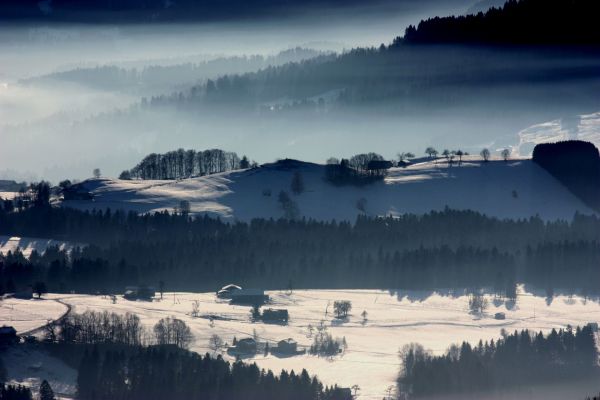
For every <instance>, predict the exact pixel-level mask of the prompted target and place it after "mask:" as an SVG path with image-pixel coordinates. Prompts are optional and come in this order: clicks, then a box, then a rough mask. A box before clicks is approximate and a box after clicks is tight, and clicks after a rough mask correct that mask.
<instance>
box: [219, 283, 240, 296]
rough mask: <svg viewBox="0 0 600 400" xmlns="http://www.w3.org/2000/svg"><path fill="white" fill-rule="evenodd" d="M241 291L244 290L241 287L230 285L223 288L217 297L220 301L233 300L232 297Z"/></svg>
mask: <svg viewBox="0 0 600 400" xmlns="http://www.w3.org/2000/svg"><path fill="white" fill-rule="evenodd" d="M240 290H242V287H241V286H238V285H234V284H232V283H230V284H229V285H225V286H223V287H222V288H221V290H219V291H217V297H218V298H220V299H231V295H232V294H233V293H235V292H237V291H240Z"/></svg>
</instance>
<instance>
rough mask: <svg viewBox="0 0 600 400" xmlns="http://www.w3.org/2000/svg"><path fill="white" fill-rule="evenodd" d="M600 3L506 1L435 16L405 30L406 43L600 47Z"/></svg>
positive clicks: (582, 1)
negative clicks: (479, 9)
mask: <svg viewBox="0 0 600 400" xmlns="http://www.w3.org/2000/svg"><path fill="white" fill-rule="evenodd" d="M598 15H600V2H598V1H590V0H509V1H507V2H506V4H504V6H503V7H501V8H492V9H490V10H488V11H487V12H485V13H482V12H480V13H478V14H476V15H466V16H451V17H443V18H440V17H435V18H431V19H428V20H426V21H421V22H420V23H419V24H418V26H417V27H414V26H409V27H408V28H407V29H406V32H405V35H404V40H405V41H406V42H408V43H479V44H511V45H514V44H516V45H600V29H599V28H598V21H597V17H598Z"/></svg>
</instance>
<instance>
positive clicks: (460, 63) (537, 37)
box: [143, 0, 600, 114]
mask: <svg viewBox="0 0 600 400" xmlns="http://www.w3.org/2000/svg"><path fill="white" fill-rule="evenodd" d="M599 12H600V5H599V4H598V3H597V2H591V1H586V0H574V1H570V0H550V1H544V0H520V1H516V0H511V1H509V2H507V3H506V4H505V6H504V7H503V8H501V9H491V10H489V11H488V12H486V13H479V14H477V15H469V16H451V17H444V18H440V17H436V18H432V19H429V20H426V21H421V22H420V23H419V24H418V25H417V27H414V26H410V27H409V28H407V29H406V31H405V34H404V36H399V37H397V38H396V39H394V40H393V42H392V43H391V44H389V45H384V44H382V45H381V46H379V47H371V48H356V49H353V50H351V51H349V52H347V53H344V54H341V55H339V56H337V57H317V58H315V59H311V60H305V61H302V62H298V63H289V64H286V65H283V66H277V67H268V68H265V69H263V70H260V71H258V72H255V73H248V74H230V75H224V76H221V77H220V78H217V79H209V80H208V81H207V82H206V83H204V84H201V85H197V86H194V87H192V88H191V89H190V90H186V91H182V92H177V93H173V94H171V95H163V96H155V97H153V98H151V99H150V100H149V101H148V102H146V101H144V102H143V105H144V106H148V104H150V105H154V106H161V105H170V106H176V107H178V108H184V109H190V110H194V111H197V112H200V111H201V110H202V109H203V108H205V107H207V106H219V105H221V104H227V105H228V106H235V107H238V108H246V109H248V110H255V109H257V108H258V109H259V110H260V111H261V112H262V113H264V114H273V112H274V111H276V112H277V113H281V112H285V111H289V110H292V109H293V110H317V111H324V110H327V111H332V110H334V109H336V108H338V107H344V106H349V105H362V106H367V105H377V106H378V107H382V106H387V107H390V106H393V107H394V109H396V110H398V109H399V110H404V111H408V110H411V109H419V106H423V105H426V106H436V105H437V106H439V105H448V106H449V105H453V104H454V103H455V102H456V101H467V100H468V99H469V98H471V99H473V98H479V97H481V98H485V99H486V100H489V98H487V96H486V95H485V94H482V89H484V88H487V89H491V88H506V86H507V85H512V84H514V85H515V86H514V87H512V89H511V91H508V92H506V93H504V92H502V90H500V91H492V92H490V96H493V97H494V98H495V100H496V106H497V107H498V106H500V105H502V99H504V97H503V96H509V97H510V99H512V101H513V102H520V101H528V100H529V102H528V106H530V107H535V105H536V103H539V100H540V99H544V100H545V101H544V105H543V107H548V105H549V104H553V103H552V101H551V98H552V96H547V95H546V96H545V95H544V93H550V92H553V93H556V90H557V88H558V87H564V88H570V87H572V86H573V85H577V84H578V80H582V79H587V80H589V82H590V84H591V85H597V84H598V79H597V78H598V77H597V71H598V67H599V65H600V60H599V59H598V56H599V55H600V48H599V47H598V45H600V33H599V32H598V30H597V28H596V23H595V20H594V16H595V15H597V14H598V13H599ZM449 45H452V46H449ZM565 60H569V62H565ZM522 83H527V85H528V89H527V90H525V89H519V88H518V85H519V84H522ZM550 84H551V85H550ZM548 85H550V86H548ZM324 93H330V94H331V93H337V94H336V95H334V96H333V99H330V98H327V97H328V96H324V95H323V94H324ZM572 93H573V94H574V95H575V97H572V98H571V101H572V104H579V105H580V107H579V110H581V108H582V107H581V106H582V105H586V104H587V107H588V108H589V107H590V103H589V100H590V98H589V97H586V96H584V95H583V94H582V93H581V91H578V90H573V91H572ZM286 96H287V97H289V98H291V99H295V100H294V101H292V102H288V103H286V104H277V105H275V109H273V106H272V104H268V102H271V101H273V99H278V98H283V97H286ZM511 96H512V97H511ZM536 99H537V100H538V101H537V102H536V101H531V100H536ZM505 100H507V99H505ZM390 101H392V103H393V105H392V104H391V103H390ZM265 103H267V104H265ZM509 104H510V102H509ZM200 105H201V107H200ZM561 105H562V107H564V102H561ZM538 107H540V108H543V107H542V106H538ZM530 110H531V109H530ZM563 111H564V108H563Z"/></svg>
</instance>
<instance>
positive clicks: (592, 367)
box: [398, 325, 598, 397]
mask: <svg viewBox="0 0 600 400" xmlns="http://www.w3.org/2000/svg"><path fill="white" fill-rule="evenodd" d="M400 354H401V358H402V362H403V368H402V371H401V374H400V377H399V379H398V384H399V387H400V388H401V389H402V390H403V391H404V392H406V393H408V394H411V395H413V396H414V397H421V396H427V395H433V394H439V393H444V394H450V393H465V392H471V393H477V392H480V391H485V390H489V389H506V388H510V387H514V386H519V385H526V386H529V385H531V384H534V383H542V382H555V381H557V380H561V379H569V378H576V379H578V378H582V377H585V376H589V375H590V374H592V373H594V372H597V370H598V350H597V348H596V342H595V336H594V332H593V330H592V327H591V326H590V325H586V326H585V327H583V328H580V327H578V328H576V329H572V328H571V327H568V328H567V329H560V330H558V331H557V330H555V329H553V330H552V331H551V332H550V333H549V334H548V335H544V334H542V333H541V332H539V333H535V332H531V331H528V330H523V331H521V332H517V331H515V332H514V333H513V334H510V335H507V334H504V336H503V338H502V339H499V340H498V341H496V342H495V341H494V340H493V339H492V340H491V341H490V342H487V341H486V342H485V343H484V342H482V341H480V342H479V344H478V345H477V346H474V347H472V346H471V345H470V344H469V343H467V342H463V344H462V345H460V346H456V345H454V346H451V347H450V349H449V350H448V351H447V352H446V354H444V355H441V356H432V355H431V354H430V353H429V352H428V351H426V350H425V349H423V347H422V346H420V345H415V344H412V345H407V346H406V347H405V348H404V349H403V350H401V352H400Z"/></svg>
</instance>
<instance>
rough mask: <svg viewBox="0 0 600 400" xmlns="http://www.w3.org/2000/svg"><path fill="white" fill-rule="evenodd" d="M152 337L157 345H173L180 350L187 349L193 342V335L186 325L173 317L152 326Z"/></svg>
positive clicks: (163, 319)
mask: <svg viewBox="0 0 600 400" xmlns="http://www.w3.org/2000/svg"><path fill="white" fill-rule="evenodd" d="M154 336H155V338H156V343H157V344H159V345H168V344H173V345H175V346H177V347H180V348H182V349H187V348H188V347H189V346H190V344H191V343H192V341H193V340H194V335H193V334H192V331H191V330H190V328H189V327H188V326H187V325H186V323H185V322H183V321H182V320H180V319H177V318H175V317H167V318H162V319H161V320H160V321H158V322H157V323H156V325H154Z"/></svg>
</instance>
